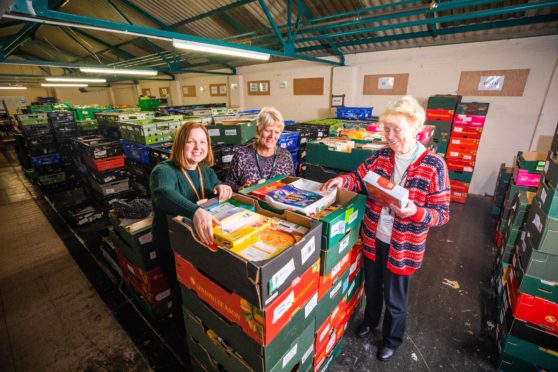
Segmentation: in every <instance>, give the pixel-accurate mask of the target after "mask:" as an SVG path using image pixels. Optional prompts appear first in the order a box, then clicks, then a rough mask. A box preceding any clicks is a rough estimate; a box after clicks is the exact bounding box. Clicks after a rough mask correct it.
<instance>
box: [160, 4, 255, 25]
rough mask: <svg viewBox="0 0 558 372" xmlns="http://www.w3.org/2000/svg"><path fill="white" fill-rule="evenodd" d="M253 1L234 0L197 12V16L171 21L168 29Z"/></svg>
mask: <svg viewBox="0 0 558 372" xmlns="http://www.w3.org/2000/svg"><path fill="white" fill-rule="evenodd" d="M254 1H255V0H239V1H236V2H234V3H231V4H228V5H225V6H222V7H219V8H216V9H213V10H210V11H209V12H205V13H202V14H198V15H197V16H194V17H190V18H188V19H185V20H182V21H180V22H176V23H173V24H172V25H170V26H168V29H169V30H174V29H175V28H177V27H179V26H183V25H185V24H187V23H191V22H195V21H199V20H200V19H204V18H207V17H212V16H214V15H219V14H221V13H223V12H226V11H227V10H231V9H234V8H237V7H239V6H244V5H246V4H250V3H253V2H254Z"/></svg>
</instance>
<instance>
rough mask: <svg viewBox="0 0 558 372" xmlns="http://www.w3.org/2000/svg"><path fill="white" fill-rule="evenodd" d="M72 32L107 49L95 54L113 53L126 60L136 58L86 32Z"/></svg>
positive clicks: (76, 30)
mask: <svg viewBox="0 0 558 372" xmlns="http://www.w3.org/2000/svg"><path fill="white" fill-rule="evenodd" d="M74 32H77V33H78V34H81V35H83V36H85V37H88V38H90V39H91V40H93V41H94V42H96V43H98V44H101V45H103V46H105V47H108V49H107V50H105V49H103V50H101V51H99V52H97V53H98V54H101V53H105V52H108V51H113V52H114V53H115V54H119V55H120V56H121V57H123V58H126V59H129V58H136V56H134V55H132V54H130V53H128V52H126V51H124V50H122V49H119V48H118V47H115V46H112V45H110V44H109V43H107V42H106V41H104V40H101V39H99V38H98V37H95V36H93V35H91V34H89V33H88V32H85V31H83V30H81V29H79V28H76V29H74Z"/></svg>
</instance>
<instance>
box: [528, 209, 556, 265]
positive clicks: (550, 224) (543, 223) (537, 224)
mask: <svg viewBox="0 0 558 372" xmlns="http://www.w3.org/2000/svg"><path fill="white" fill-rule="evenodd" d="M526 229H527V232H528V233H529V236H530V238H531V240H532V242H533V246H534V247H535V249H536V250H537V251H539V252H544V253H550V254H554V255H558V218H552V217H548V216H547V215H546V214H545V213H544V211H543V210H542V208H541V204H540V201H538V200H536V199H535V201H534V202H533V204H531V208H529V215H528V217H527V222H526ZM557 271H558V270H557Z"/></svg>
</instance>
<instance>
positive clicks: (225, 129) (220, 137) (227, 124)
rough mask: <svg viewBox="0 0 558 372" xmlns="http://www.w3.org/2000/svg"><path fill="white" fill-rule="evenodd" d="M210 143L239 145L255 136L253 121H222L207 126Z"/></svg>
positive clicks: (254, 123)
mask: <svg viewBox="0 0 558 372" xmlns="http://www.w3.org/2000/svg"><path fill="white" fill-rule="evenodd" d="M207 131H208V132H209V136H210V137H211V141H212V143H224V144H226V145H241V144H243V143H246V142H248V141H250V140H251V139H252V138H254V137H255V136H256V121H255V120H223V121H219V122H217V123H215V124H213V125H208V126H207Z"/></svg>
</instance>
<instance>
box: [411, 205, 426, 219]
mask: <svg viewBox="0 0 558 372" xmlns="http://www.w3.org/2000/svg"><path fill="white" fill-rule="evenodd" d="M425 214H426V211H425V210H424V208H422V207H419V206H417V213H415V214H414V215H413V216H411V221H413V222H417V223H418V222H422V220H423V219H424V215H425Z"/></svg>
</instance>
